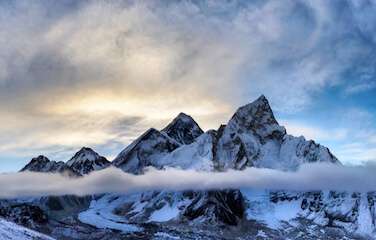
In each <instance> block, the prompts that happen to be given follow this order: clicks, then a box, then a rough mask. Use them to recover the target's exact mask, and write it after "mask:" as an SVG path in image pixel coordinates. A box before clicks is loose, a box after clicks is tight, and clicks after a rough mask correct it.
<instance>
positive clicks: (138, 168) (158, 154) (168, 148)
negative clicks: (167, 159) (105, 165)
mask: <svg viewBox="0 0 376 240" xmlns="http://www.w3.org/2000/svg"><path fill="white" fill-rule="evenodd" d="M179 146H180V144H179V143H178V142H177V141H176V140H174V139H172V138H171V137H169V136H168V135H167V134H165V133H163V132H160V131H158V130H156V129H154V128H151V129H149V130H147V131H146V132H145V133H144V134H142V135H141V136H140V137H139V138H138V139H136V140H135V141H133V142H132V143H131V144H130V145H129V146H128V147H126V148H125V149H124V150H123V151H121V152H120V154H119V155H118V156H117V157H116V158H115V159H114V160H113V162H112V164H113V165H114V166H116V167H118V168H121V169H123V170H124V171H125V172H130V173H136V174H138V173H142V172H143V169H144V168H145V167H148V166H153V167H157V168H160V167H162V166H161V165H160V164H159V159H161V158H162V157H164V156H165V155H167V154H168V153H170V152H172V151H173V150H175V149H176V148H178V147H179Z"/></svg>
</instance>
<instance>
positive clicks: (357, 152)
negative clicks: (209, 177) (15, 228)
mask: <svg viewBox="0 0 376 240" xmlns="http://www.w3.org/2000/svg"><path fill="white" fill-rule="evenodd" d="M375 11H376V2H375V1H366V0H353V1H345V0H338V1H336V0H333V1H326V0H322V1H320V0H317V1H299V0H286V1H278V0H276V1H272V0H270V1H258V0H255V1H214V0H206V1H205V0H202V1H193V0H192V1H188V0H180V1H157V0H156V1H142V0H141V1H120V0H119V1H116V0H114V1H105V0H103V1H83V0H82V1H74V0H62V1H49V0H46V1H43V0H41V1H26V0H25V1H22V0H19V1H10V0H9V1H7V0H5V1H1V2H0V116H1V118H0V171H1V172H8V171H17V170H19V169H20V168H22V167H23V165H25V164H26V163H27V162H28V161H29V160H30V159H31V158H32V157H35V156H37V155H40V154H43V155H46V156H48V157H49V158H50V159H52V160H63V161H66V160H69V158H70V157H71V156H72V155H73V154H74V152H76V151H78V150H79V149H80V148H81V147H82V146H88V147H92V148H93V149H94V150H96V151H97V152H98V153H100V154H101V155H104V156H106V157H107V158H108V159H110V160H112V159H113V158H114V157H115V156H116V155H117V154H118V153H119V152H120V151H121V150H122V149H123V148H124V147H125V146H127V144H129V143H130V142H131V141H132V140H134V139H135V138H137V137H138V136H139V135H140V134H142V133H143V132H144V131H145V130H147V129H148V128H149V127H156V128H162V127H163V126H164V125H166V124H167V123H168V122H169V121H170V120H171V119H172V118H174V117H175V116H176V115H177V114H178V113H179V112H185V113H187V114H189V115H191V116H192V117H193V118H194V119H195V120H196V121H197V122H198V123H199V125H200V126H201V127H202V128H203V129H204V130H208V129H211V128H214V129H217V128H218V126H219V125H220V124H221V123H226V122H227V121H228V120H229V118H230V117H231V116H232V114H233V113H234V112H235V111H236V109H237V108H238V107H239V106H242V105H244V104H247V103H249V102H252V101H253V100H255V99H256V98H257V97H258V96H259V95H261V94H264V95H265V96H266V97H267V98H268V99H269V102H270V104H271V107H272V108H273V110H274V113H275V116H276V118H277V120H278V121H279V123H280V124H281V125H284V126H285V127H286V129H287V131H288V132H289V133H291V134H293V135H296V136H300V135H304V136H305V137H306V138H307V139H314V140H315V141H317V142H319V143H321V144H323V145H325V146H328V147H329V148H330V149H331V151H332V152H333V153H334V155H336V156H337V157H338V158H339V160H340V161H342V162H343V163H344V164H347V165H359V164H364V163H366V162H370V161H371V162H372V161H376V80H375V77H376V15H375V14H374V12H375Z"/></svg>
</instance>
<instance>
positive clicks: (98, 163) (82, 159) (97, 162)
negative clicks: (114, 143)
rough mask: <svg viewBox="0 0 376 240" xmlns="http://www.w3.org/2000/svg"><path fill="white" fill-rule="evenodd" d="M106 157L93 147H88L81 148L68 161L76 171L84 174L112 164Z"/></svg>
mask: <svg viewBox="0 0 376 240" xmlns="http://www.w3.org/2000/svg"><path fill="white" fill-rule="evenodd" d="M110 164H111V163H110V161H108V160H107V159H106V158H105V157H103V156H100V155H99V154H98V153H97V152H95V151H94V150H93V149H91V148H88V147H83V148H81V149H80V150H79V151H78V152H77V153H76V154H74V156H73V157H72V158H71V159H70V160H69V161H68V162H67V163H66V165H67V166H68V167H70V168H72V169H73V170H74V171H75V172H77V173H79V174H81V175H84V174H88V173H90V172H92V171H94V170H100V169H103V168H106V167H108V166H109V165H110Z"/></svg>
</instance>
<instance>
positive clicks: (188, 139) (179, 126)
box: [162, 113, 204, 144]
mask: <svg viewBox="0 0 376 240" xmlns="http://www.w3.org/2000/svg"><path fill="white" fill-rule="evenodd" d="M162 132H164V133H166V134H167V135H168V136H169V137H171V138H173V139H175V140H176V141H177V142H178V143H180V144H190V143H192V142H193V141H194V140H195V139H196V138H197V137H198V136H200V135H201V134H202V133H204V131H202V129H201V128H200V126H199V125H198V124H197V123H196V122H195V120H193V118H192V117H191V116H189V115H187V114H185V113H180V114H179V115H178V116H177V117H176V118H174V120H172V122H171V123H170V124H168V125H167V126H166V127H165V128H164V129H163V130H162Z"/></svg>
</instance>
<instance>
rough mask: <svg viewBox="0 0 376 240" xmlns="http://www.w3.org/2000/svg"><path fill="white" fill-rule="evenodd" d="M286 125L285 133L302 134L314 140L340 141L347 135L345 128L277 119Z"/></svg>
mask: <svg viewBox="0 0 376 240" xmlns="http://www.w3.org/2000/svg"><path fill="white" fill-rule="evenodd" d="M279 122H280V123H281V124H282V125H283V126H285V127H286V130H287V133H289V134H291V135H294V136H304V137H305V138H306V139H311V140H315V141H319V142H320V141H341V140H344V139H346V138H347V137H349V136H348V130H347V129H346V128H337V129H325V128H321V127H319V126H311V125H307V124H306V123H303V122H296V121H290V120H282V121H279Z"/></svg>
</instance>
